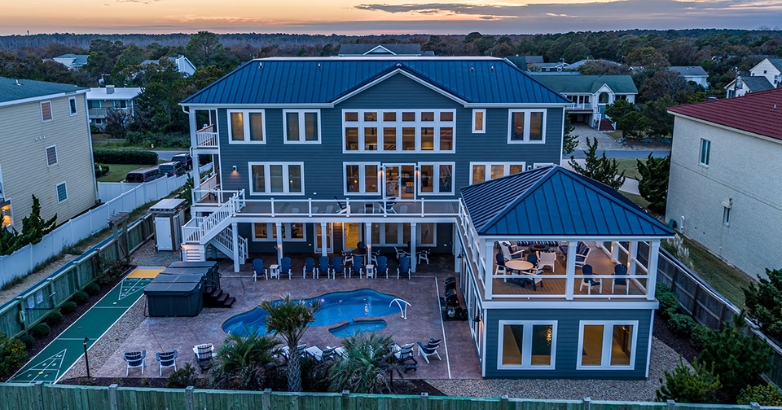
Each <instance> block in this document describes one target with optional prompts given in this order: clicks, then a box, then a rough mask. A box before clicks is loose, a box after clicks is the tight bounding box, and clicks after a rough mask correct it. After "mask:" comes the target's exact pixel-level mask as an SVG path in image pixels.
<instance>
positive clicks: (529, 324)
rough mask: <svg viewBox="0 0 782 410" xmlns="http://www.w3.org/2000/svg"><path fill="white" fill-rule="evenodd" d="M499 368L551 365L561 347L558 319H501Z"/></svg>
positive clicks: (537, 368) (535, 367)
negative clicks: (558, 343)
mask: <svg viewBox="0 0 782 410" xmlns="http://www.w3.org/2000/svg"><path fill="white" fill-rule="evenodd" d="M499 341H500V346H499V351H498V353H497V367H498V368H499V369H536V370H542V369H551V370H553V369H554V367H555V358H556V351H557V321H508V320H500V321H499Z"/></svg>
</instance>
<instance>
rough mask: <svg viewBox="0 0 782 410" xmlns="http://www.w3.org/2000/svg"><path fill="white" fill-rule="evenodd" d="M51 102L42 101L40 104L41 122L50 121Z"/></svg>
mask: <svg viewBox="0 0 782 410" xmlns="http://www.w3.org/2000/svg"><path fill="white" fill-rule="evenodd" d="M52 118H53V117H52V102H51V101H44V102H42V103H41V120H42V121H43V122H49V121H51V120H52Z"/></svg>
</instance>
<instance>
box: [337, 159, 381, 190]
mask: <svg viewBox="0 0 782 410" xmlns="http://www.w3.org/2000/svg"><path fill="white" fill-rule="evenodd" d="M344 169H345V179H344V181H345V185H344V189H345V195H351V194H380V183H379V180H380V175H379V174H380V163H345V168H344Z"/></svg>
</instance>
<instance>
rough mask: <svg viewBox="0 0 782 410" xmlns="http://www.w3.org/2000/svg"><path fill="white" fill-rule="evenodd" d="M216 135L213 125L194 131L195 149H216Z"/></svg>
mask: <svg viewBox="0 0 782 410" xmlns="http://www.w3.org/2000/svg"><path fill="white" fill-rule="evenodd" d="M217 141H218V137H217V133H216V132H215V127H214V125H208V126H206V127H204V128H201V129H200V130H198V131H196V148H208V149H212V148H217V146H218V145H217Z"/></svg>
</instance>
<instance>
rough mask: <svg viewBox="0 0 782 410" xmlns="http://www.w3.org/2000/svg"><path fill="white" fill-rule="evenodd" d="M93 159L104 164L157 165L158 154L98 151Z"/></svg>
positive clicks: (94, 153)
mask: <svg viewBox="0 0 782 410" xmlns="http://www.w3.org/2000/svg"><path fill="white" fill-rule="evenodd" d="M92 157H93V159H94V160H95V162H99V163H102V164H146V165H157V154H156V153H154V152H152V151H138V150H113V149H111V150H109V149H96V150H94V151H93V155H92Z"/></svg>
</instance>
